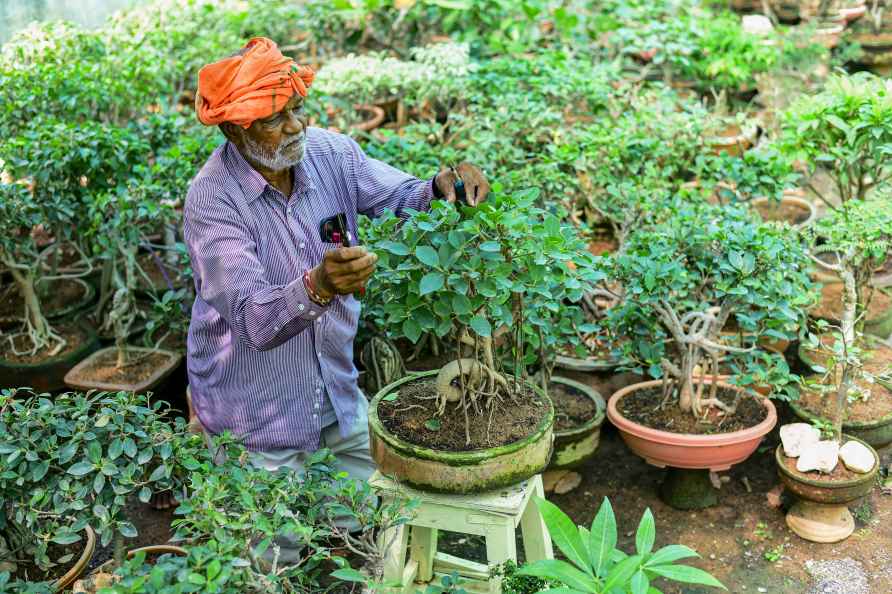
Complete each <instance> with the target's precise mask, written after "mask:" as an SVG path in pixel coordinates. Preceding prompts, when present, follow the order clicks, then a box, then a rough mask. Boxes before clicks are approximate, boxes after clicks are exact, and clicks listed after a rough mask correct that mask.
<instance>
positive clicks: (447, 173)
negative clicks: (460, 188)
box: [434, 161, 489, 206]
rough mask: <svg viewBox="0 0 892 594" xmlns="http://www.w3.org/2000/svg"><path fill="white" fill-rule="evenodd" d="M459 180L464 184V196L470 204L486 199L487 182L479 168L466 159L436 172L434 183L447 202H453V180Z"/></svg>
mask: <svg viewBox="0 0 892 594" xmlns="http://www.w3.org/2000/svg"><path fill="white" fill-rule="evenodd" d="M459 180H461V181H462V182H463V183H464V184H465V196H467V199H468V204H469V205H470V206H477V205H478V204H480V203H481V202H483V201H484V200H486V196H487V194H489V182H488V181H486V176H485V175H483V172H482V171H480V169H479V168H477V167H475V166H474V165H471V164H470V163H468V162H467V161H465V162H463V163H459V164H458V165H456V167H455V168H454V169H453V168H447V169H443V170H442V171H440V173H438V174H437V178H436V179H435V180H434V183H436V184H437V189H439V190H440V192H441V193H442V194H443V196H445V197H446V200H448V201H449V202H455V182H457V181H459Z"/></svg>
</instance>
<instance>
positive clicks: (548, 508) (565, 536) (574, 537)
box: [535, 497, 592, 575]
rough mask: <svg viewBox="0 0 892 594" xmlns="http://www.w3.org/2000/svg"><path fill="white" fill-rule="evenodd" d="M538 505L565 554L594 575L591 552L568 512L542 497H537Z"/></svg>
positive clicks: (552, 534)
mask: <svg viewBox="0 0 892 594" xmlns="http://www.w3.org/2000/svg"><path fill="white" fill-rule="evenodd" d="M535 501H536V506H537V507H538V508H539V513H541V514H542V519H543V520H545V525H546V526H548V532H549V534H551V538H552V539H553V540H554V543H555V544H556V545H557V546H558V548H559V549H560V550H561V552H563V553H564V556H566V557H567V559H569V560H570V561H571V562H572V563H573V564H574V565H576V566H577V567H578V568H579V569H581V570H583V571H584V572H585V573H587V574H589V575H592V569H591V564H590V563H589V553H588V549H587V548H586V546H585V544H584V543H583V542H582V537H581V536H580V535H579V529H578V528H576V524H574V523H573V520H571V519H570V518H569V517H568V516H567V514H565V513H564V512H562V511H561V509H560V508H559V507H558V506H556V505H555V504H553V503H551V502H550V501H548V500H546V499H542V498H541V497H536V498H535Z"/></svg>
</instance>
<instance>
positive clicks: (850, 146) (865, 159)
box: [783, 72, 892, 208]
mask: <svg viewBox="0 0 892 594" xmlns="http://www.w3.org/2000/svg"><path fill="white" fill-rule="evenodd" d="M783 135H784V148H785V150H786V151H787V152H788V153H789V154H790V155H791V156H793V157H794V158H797V159H799V160H801V162H802V163H803V164H804V165H805V167H806V171H805V178H806V179H812V176H813V174H814V173H815V172H816V171H817V170H818V169H819V168H820V169H823V170H825V171H826V172H827V174H828V175H829V176H830V178H831V180H832V181H833V194H835V195H836V196H838V199H839V201H840V202H842V203H846V202H849V201H851V200H864V199H865V198H866V197H867V196H868V195H869V194H870V193H871V192H874V191H876V192H880V191H882V190H885V188H886V187H887V186H888V182H889V178H890V175H892V174H890V173H889V172H888V171H887V170H886V168H885V167H884V164H885V162H886V161H887V160H888V158H889V155H890V154H892V87H890V83H889V82H888V81H887V80H886V79H884V78H880V77H877V76H874V75H872V74H870V73H867V72H859V73H856V74H851V75H834V76H831V77H830V78H829V79H828V80H827V82H826V85H825V86H824V89H823V90H822V91H820V92H818V93H816V94H814V95H810V96H805V97H803V98H801V99H800V100H799V101H797V102H796V103H794V104H793V105H792V106H791V107H790V109H789V110H787V112H786V113H785V114H784V115H783ZM807 185H808V188H809V189H810V190H811V191H813V192H814V193H815V195H817V196H818V197H819V198H820V199H821V200H822V201H823V202H824V203H825V204H827V206H829V207H831V208H835V207H836V206H837V205H838V202H837V201H834V200H833V195H832V194H830V192H829V191H827V190H826V189H822V188H818V187H816V186H815V185H814V184H813V183H811V182H807Z"/></svg>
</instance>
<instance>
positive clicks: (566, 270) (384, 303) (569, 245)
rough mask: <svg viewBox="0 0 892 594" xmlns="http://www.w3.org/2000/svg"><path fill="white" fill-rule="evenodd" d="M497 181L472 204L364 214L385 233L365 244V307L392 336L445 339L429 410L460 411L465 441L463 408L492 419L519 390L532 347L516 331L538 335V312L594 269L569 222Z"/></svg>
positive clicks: (593, 276)
mask: <svg viewBox="0 0 892 594" xmlns="http://www.w3.org/2000/svg"><path fill="white" fill-rule="evenodd" d="M500 189H501V188H499V187H495V188H494V190H495V192H496V195H495V196H494V197H491V198H490V199H489V200H488V201H487V202H485V203H484V204H482V205H479V206H478V207H477V208H476V209H474V210H472V211H471V210H464V209H459V208H456V207H454V206H452V205H449V204H447V203H442V202H435V203H434V204H433V205H432V208H431V211H430V212H425V213H415V214H414V215H413V216H412V217H411V218H410V219H409V220H408V221H406V222H405V224H402V225H400V220H399V219H397V218H396V217H395V216H391V217H383V218H380V219H378V220H376V221H375V222H374V223H373V228H374V229H375V230H374V231H373V236H374V237H377V238H385V237H388V238H392V239H381V240H379V241H375V242H374V243H372V244H371V248H372V249H374V250H375V251H376V253H379V254H380V255H381V256H380V260H379V263H378V272H377V273H376V275H375V276H374V277H373V278H372V282H370V284H369V294H370V295H374V296H375V297H374V300H375V301H374V302H373V303H370V304H369V310H368V311H369V314H370V315H371V317H372V319H373V320H374V322H375V324H376V325H378V326H379V327H381V328H392V329H394V330H393V331H392V333H393V337H395V338H398V337H405V338H408V339H409V340H410V341H412V342H414V343H417V342H418V341H419V340H420V339H421V337H422V336H423V335H424V334H430V335H431V336H432V337H433V338H432V339H433V340H437V341H444V340H445V341H448V342H447V344H450V343H451V344H450V347H449V348H450V350H452V351H453V352H454V353H455V357H456V358H455V359H454V360H453V361H451V362H449V363H447V364H446V365H445V366H444V367H443V368H442V369H441V370H440V374H439V376H438V377H437V381H436V394H433V395H432V396H431V398H432V399H434V401H435V412H434V414H433V417H441V416H443V415H445V414H450V415H453V414H459V415H462V414H463V415H465V429H466V435H467V436H468V441H470V435H469V433H468V427H469V423H470V422H471V421H470V419H471V418H476V417H479V416H482V415H486V416H488V417H489V418H490V419H491V418H492V416H493V414H494V412H495V411H496V410H497V409H498V408H500V407H503V406H506V403H507V402H510V401H514V400H515V399H516V398H518V397H519V395H520V393H521V392H522V390H521V386H522V385H523V384H524V383H525V381H526V380H525V376H526V369H527V365H528V363H529V362H530V360H531V359H534V358H535V357H534V356H531V355H538V353H535V354H531V353H529V352H526V351H525V350H524V347H525V345H527V344H529V341H528V340H527V339H525V338H524V336H525V335H529V334H532V335H533V336H536V337H539V336H544V334H545V332H544V329H545V328H546V327H547V326H548V325H550V324H551V321H552V317H553V316H551V315H549V316H545V315H543V314H542V313H541V312H543V311H544V310H548V311H549V312H551V313H552V314H555V315H559V312H560V311H561V308H562V304H563V302H564V301H565V300H569V301H570V302H578V301H579V300H580V299H581V298H582V296H583V294H584V293H585V291H586V290H587V289H588V288H589V287H590V286H591V285H592V284H593V283H594V282H597V281H598V280H600V279H601V278H602V277H603V275H602V274H601V273H600V272H599V271H597V270H596V269H595V267H594V266H593V256H591V254H589V253H588V252H587V251H586V250H584V248H583V246H582V244H581V242H580V241H579V239H578V237H577V236H576V233H575V231H573V229H572V228H570V227H566V226H562V225H561V223H560V221H559V219H558V218H557V217H556V216H554V215H552V214H549V213H546V212H545V211H543V210H541V209H539V208H536V207H535V206H533V203H534V202H535V200H536V199H537V195H538V192H537V191H535V190H529V191H525V192H518V193H515V194H513V195H504V194H503V195H498V191H499V190H500ZM543 308H544V309H543ZM549 332H550V331H549ZM539 344H543V343H542V342H540V343H539ZM543 346H544V344H543ZM499 352H502V353H503V354H504V355H505V357H504V359H503V358H501V357H499Z"/></svg>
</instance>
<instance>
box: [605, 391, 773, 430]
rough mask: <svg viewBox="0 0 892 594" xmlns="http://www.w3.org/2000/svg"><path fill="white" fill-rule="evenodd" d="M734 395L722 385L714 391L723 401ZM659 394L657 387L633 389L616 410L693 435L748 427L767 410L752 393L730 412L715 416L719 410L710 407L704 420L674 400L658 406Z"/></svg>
mask: <svg viewBox="0 0 892 594" xmlns="http://www.w3.org/2000/svg"><path fill="white" fill-rule="evenodd" d="M703 389H704V391H706V392H708V391H709V386H704V388H703ZM736 395H737V394H736V393H735V392H732V391H731V390H727V389H724V388H719V390H718V393H717V396H718V398H719V400H721V401H722V402H725V403H727V404H730V403H732V402H733V401H734V398H735V397H736ZM662 398H663V396H662V393H661V391H660V389H659V388H649V389H642V390H636V391H635V392H632V393H630V394H628V395H626V396H625V397H624V398H623V399H622V401H621V402H620V404H619V412H620V413H622V415H623V416H624V417H626V418H627V419H628V420H630V421H632V422H635V423H638V424H639V425H644V426H645V427H649V428H651V429H658V430H661V431H668V432H670V433H684V434H693V435H715V434H718V433H732V432H734V431H740V430H742V429H748V428H750V427H755V426H756V425H758V424H759V423H761V422H762V421H764V420H765V417H766V416H767V414H768V413H767V411H766V410H765V407H764V406H763V405H762V404H761V403H760V402H759V401H757V400H756V399H755V398H754V397H751V396H741V397H740V401H739V402H738V404H737V410H736V411H735V412H734V413H733V414H730V415H723V416H719V412H720V411H719V410H718V409H715V408H713V409H711V410H710V411H709V412H708V414H707V415H706V419H705V420H704V419H701V418H698V417H695V416H694V415H692V414H691V413H690V412H685V411H683V410H681V408H680V407H679V406H678V405H677V404H676V402H675V401H670V402H669V403H668V404H667V405H666V406H664V407H662V408H658V406H657V405H658V404H659V403H660V401H661V400H662Z"/></svg>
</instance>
